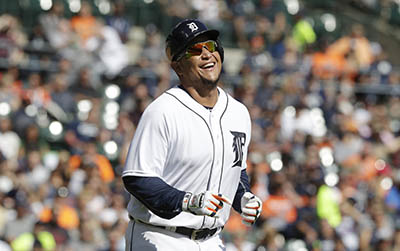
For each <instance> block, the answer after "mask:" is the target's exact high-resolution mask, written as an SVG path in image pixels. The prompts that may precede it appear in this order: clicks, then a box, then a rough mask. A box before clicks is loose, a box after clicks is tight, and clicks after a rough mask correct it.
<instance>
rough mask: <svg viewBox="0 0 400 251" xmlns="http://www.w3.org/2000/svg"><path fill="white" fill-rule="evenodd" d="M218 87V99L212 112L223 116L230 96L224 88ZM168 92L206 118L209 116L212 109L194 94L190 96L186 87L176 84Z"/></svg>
mask: <svg viewBox="0 0 400 251" xmlns="http://www.w3.org/2000/svg"><path fill="white" fill-rule="evenodd" d="M217 88H218V92H219V95H218V100H217V103H216V104H215V106H214V107H213V109H212V110H211V112H212V113H213V114H215V115H217V116H221V115H222V113H223V112H224V111H225V109H226V106H227V104H228V96H227V94H226V93H225V91H224V90H223V89H222V88H220V87H217ZM167 93H169V94H172V95H173V96H175V97H176V98H177V99H179V101H181V102H182V103H183V104H185V105H187V106H188V107H189V108H190V109H192V110H194V111H195V112H196V113H198V114H201V115H202V116H203V117H204V118H205V119H207V118H208V116H209V114H210V110H209V109H207V108H205V107H204V106H203V105H201V104H200V103H198V102H197V101H196V100H195V99H193V98H192V96H190V94H189V93H188V92H187V91H186V90H185V89H184V88H181V87H179V86H175V87H172V88H171V89H169V90H168V91H167Z"/></svg>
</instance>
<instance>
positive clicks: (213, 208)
mask: <svg viewBox="0 0 400 251" xmlns="http://www.w3.org/2000/svg"><path fill="white" fill-rule="evenodd" d="M224 203H226V204H229V205H231V204H232V203H231V202H230V201H229V199H228V198H226V197H225V196H223V195H222V194H216V193H212V192H210V191H206V192H203V193H199V194H195V195H193V194H192V193H186V194H185V197H184V198H183V201H182V210H183V211H186V212H190V213H192V214H195V215H208V216H211V217H216V218H218V216H217V212H218V210H220V209H222V208H223V207H224Z"/></svg>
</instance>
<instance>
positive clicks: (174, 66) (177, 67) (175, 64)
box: [171, 61, 183, 76]
mask: <svg viewBox="0 0 400 251" xmlns="http://www.w3.org/2000/svg"><path fill="white" fill-rule="evenodd" d="M171 67H172V69H174V71H175V72H176V74H177V75H178V76H181V75H182V72H183V69H182V66H181V64H180V63H179V62H177V61H172V62H171Z"/></svg>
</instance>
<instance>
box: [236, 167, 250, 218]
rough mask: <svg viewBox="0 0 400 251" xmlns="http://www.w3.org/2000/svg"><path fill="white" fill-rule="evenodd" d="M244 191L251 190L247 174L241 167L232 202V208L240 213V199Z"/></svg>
mask: <svg viewBox="0 0 400 251" xmlns="http://www.w3.org/2000/svg"><path fill="white" fill-rule="evenodd" d="M245 192H251V191H250V182H249V176H248V175H247V172H246V169H243V170H242V172H241V173H240V181H239V185H238V188H237V190H236V194H235V199H234V200H233V204H232V207H233V209H235V211H236V212H238V213H242V208H241V205H240V200H241V199H242V196H243V195H244V193H245Z"/></svg>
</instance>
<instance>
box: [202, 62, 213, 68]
mask: <svg viewBox="0 0 400 251" xmlns="http://www.w3.org/2000/svg"><path fill="white" fill-rule="evenodd" d="M213 66H214V63H208V64H206V65H204V66H203V68H208V67H213Z"/></svg>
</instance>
